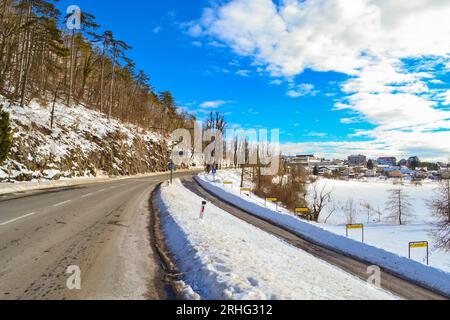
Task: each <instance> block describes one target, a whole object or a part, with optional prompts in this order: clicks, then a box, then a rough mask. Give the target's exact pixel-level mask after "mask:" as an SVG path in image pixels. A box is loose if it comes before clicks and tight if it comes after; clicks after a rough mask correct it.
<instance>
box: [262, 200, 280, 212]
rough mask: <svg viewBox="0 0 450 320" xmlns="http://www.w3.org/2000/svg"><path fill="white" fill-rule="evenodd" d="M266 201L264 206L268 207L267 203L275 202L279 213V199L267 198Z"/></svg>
mask: <svg viewBox="0 0 450 320" xmlns="http://www.w3.org/2000/svg"><path fill="white" fill-rule="evenodd" d="M265 200H266V201H265V202H264V205H265V206H266V207H267V202H273V203H275V204H276V206H277V207H276V210H277V211H278V199H277V198H266V199H265Z"/></svg>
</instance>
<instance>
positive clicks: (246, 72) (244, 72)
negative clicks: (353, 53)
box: [236, 70, 250, 77]
mask: <svg viewBox="0 0 450 320" xmlns="http://www.w3.org/2000/svg"><path fill="white" fill-rule="evenodd" d="M236 75H238V76H241V77H248V76H250V70H238V71H236Z"/></svg>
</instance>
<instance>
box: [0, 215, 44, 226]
mask: <svg viewBox="0 0 450 320" xmlns="http://www.w3.org/2000/svg"><path fill="white" fill-rule="evenodd" d="M36 213H37V212H31V213H28V214H26V215H24V216H21V217H18V218H15V219H11V220H8V221H5V222H2V223H0V226H6V225H7V224H10V223H13V222H16V221H18V220H21V219H24V218H27V217H29V216H32V215H34V214H36Z"/></svg>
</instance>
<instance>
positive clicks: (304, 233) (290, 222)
mask: <svg viewBox="0 0 450 320" xmlns="http://www.w3.org/2000/svg"><path fill="white" fill-rule="evenodd" d="M195 180H196V181H197V182H198V183H199V184H200V185H201V186H202V187H203V188H205V189H206V190H208V191H209V192H210V193H212V194H213V195H215V196H217V197H218V198H219V199H222V200H224V201H226V202H228V203H231V204H233V205H235V206H237V207H239V208H241V209H243V210H245V211H247V212H250V213H252V214H254V215H256V216H259V217H261V218H264V219H266V220H268V221H271V222H273V223H275V224H277V225H280V226H283V227H285V228H287V229H288V230H290V231H291V232H294V233H296V234H298V235H299V236H301V237H303V238H304V239H306V240H309V241H311V242H313V243H316V244H318V245H322V246H324V247H326V248H329V249H332V250H336V251H338V252H341V253H344V254H347V255H349V256H352V257H355V258H357V259H361V260H362V261H366V262H369V263H372V264H374V265H378V266H380V267H382V268H384V269H385V270H388V271H389V272H391V273H393V274H397V275H399V276H401V277H402V278H404V279H408V280H411V281H413V282H415V283H420V284H421V285H423V286H425V287H427V288H429V289H431V290H434V291H436V292H439V293H441V294H444V295H446V296H450V274H449V273H447V272H444V271H442V270H440V269H436V268H433V267H429V266H426V265H423V264H421V263H419V262H416V261H413V260H410V259H407V258H405V257H401V256H398V255H396V254H394V253H391V252H387V251H385V250H383V249H380V248H375V247H373V246H370V245H367V244H364V243H361V242H357V241H355V240H352V239H349V238H346V237H343V236H340V235H336V234H334V233H332V232H329V231H327V230H324V229H322V228H320V227H318V226H316V225H313V224H309V223H306V222H304V221H302V220H301V219H299V218H297V217H295V216H294V215H291V214H288V213H285V212H277V211H275V210H271V209H269V208H266V207H263V206H261V205H259V204H257V203H255V202H251V201H248V200H246V199H245V198H242V197H240V196H239V195H236V194H234V193H231V192H229V191H228V190H226V189H225V188H223V187H222V186H221V185H220V184H218V183H214V182H211V181H209V180H208V178H207V177H206V176H205V175H202V174H201V175H199V176H198V177H195Z"/></svg>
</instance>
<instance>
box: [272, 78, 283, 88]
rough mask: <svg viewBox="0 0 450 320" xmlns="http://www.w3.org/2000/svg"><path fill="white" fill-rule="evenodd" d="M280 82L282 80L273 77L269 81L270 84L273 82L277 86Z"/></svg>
mask: <svg viewBox="0 0 450 320" xmlns="http://www.w3.org/2000/svg"><path fill="white" fill-rule="evenodd" d="M282 83H283V81H281V80H280V79H275V80H272V81H270V84H273V85H275V86H279V85H281V84H282Z"/></svg>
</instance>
